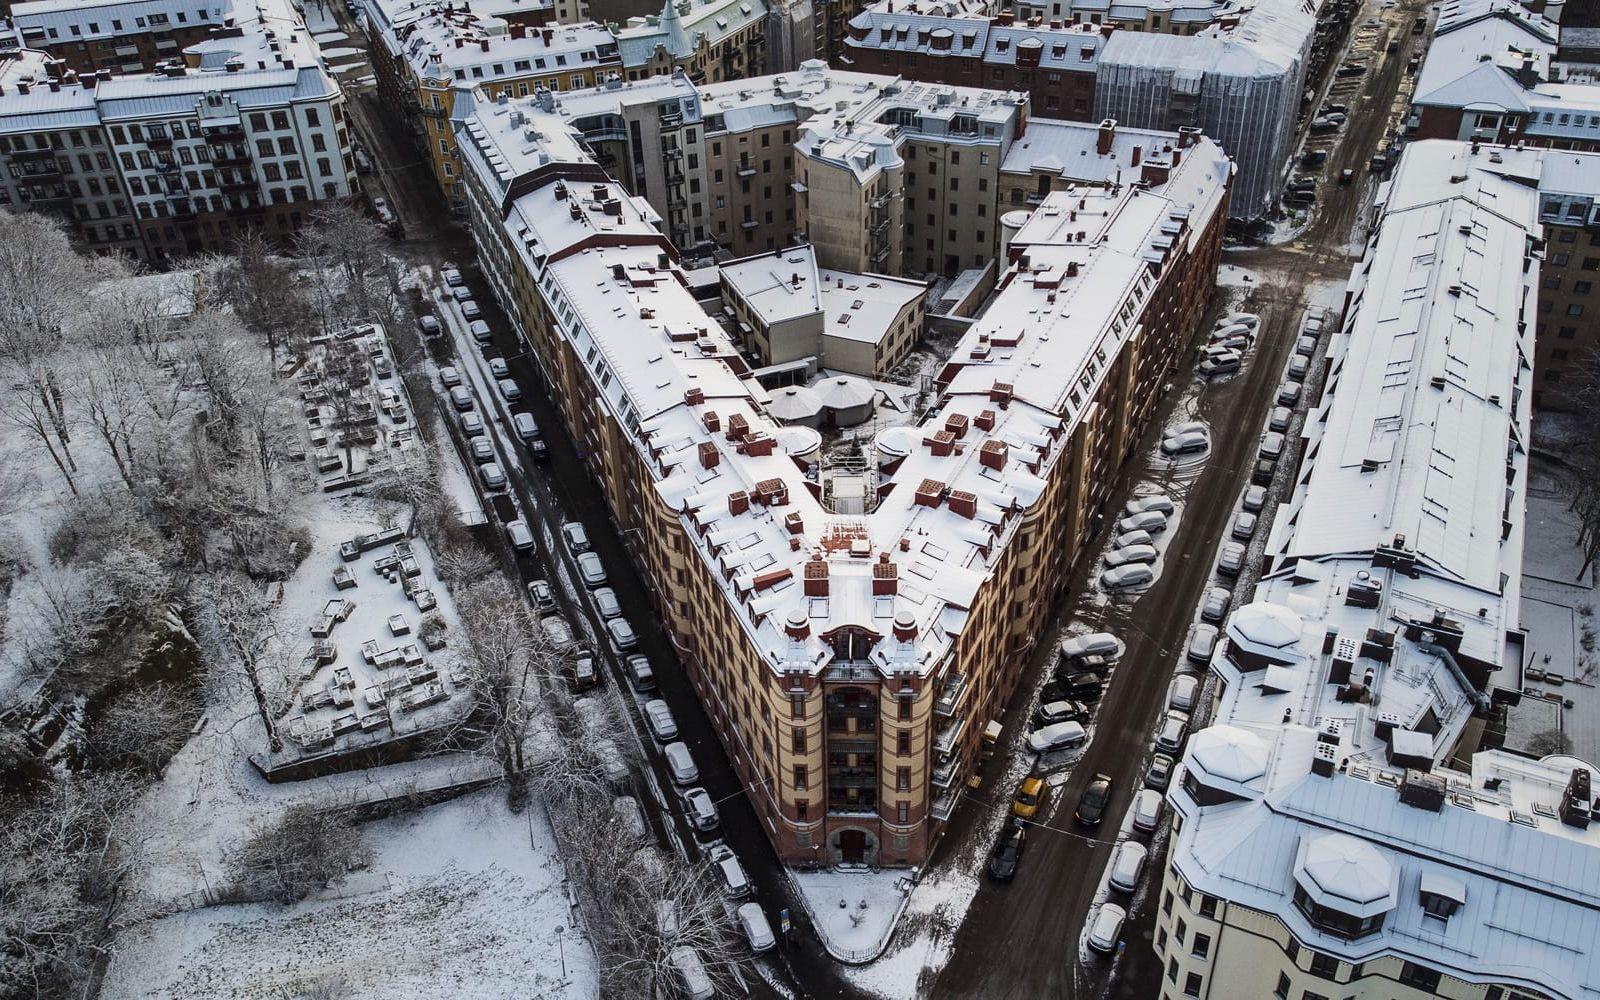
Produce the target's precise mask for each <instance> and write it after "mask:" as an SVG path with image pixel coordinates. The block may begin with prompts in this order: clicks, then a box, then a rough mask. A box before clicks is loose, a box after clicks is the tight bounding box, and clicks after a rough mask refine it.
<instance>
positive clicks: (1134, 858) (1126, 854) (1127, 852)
mask: <svg viewBox="0 0 1600 1000" xmlns="http://www.w3.org/2000/svg"><path fill="white" fill-rule="evenodd" d="M1149 856H1150V849H1149V848H1148V847H1146V846H1144V845H1143V844H1141V843H1139V842H1138V841H1137V840H1124V841H1123V842H1122V843H1120V844H1118V845H1117V849H1116V851H1115V853H1113V854H1112V855H1111V877H1110V879H1109V880H1108V881H1109V882H1110V883H1111V888H1113V889H1116V890H1117V891H1119V892H1130V893H1131V892H1133V890H1135V889H1137V888H1138V887H1139V876H1140V875H1142V874H1143V873H1144V863H1145V859H1146V858H1148V857H1149Z"/></svg>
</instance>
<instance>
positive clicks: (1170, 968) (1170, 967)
mask: <svg viewBox="0 0 1600 1000" xmlns="http://www.w3.org/2000/svg"><path fill="white" fill-rule="evenodd" d="M1167 979H1168V981H1170V982H1174V983H1175V982H1177V981H1178V960H1177V959H1175V958H1170V959H1168V960H1167Z"/></svg>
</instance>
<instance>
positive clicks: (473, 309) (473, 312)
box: [461, 299, 483, 320]
mask: <svg viewBox="0 0 1600 1000" xmlns="http://www.w3.org/2000/svg"><path fill="white" fill-rule="evenodd" d="M461 315H463V316H465V317H466V318H467V319H469V320H471V319H482V318H483V310H482V309H479V308H478V303H477V302H475V301H473V300H472V299H468V300H467V301H465V302H463V303H461Z"/></svg>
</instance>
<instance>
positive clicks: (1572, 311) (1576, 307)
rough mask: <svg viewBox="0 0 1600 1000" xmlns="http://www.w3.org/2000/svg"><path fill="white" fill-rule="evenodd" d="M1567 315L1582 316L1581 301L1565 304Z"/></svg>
mask: <svg viewBox="0 0 1600 1000" xmlns="http://www.w3.org/2000/svg"><path fill="white" fill-rule="evenodd" d="M1567 315H1568V316H1582V315H1583V303H1581V302H1574V303H1572V304H1571V305H1569V306H1567Z"/></svg>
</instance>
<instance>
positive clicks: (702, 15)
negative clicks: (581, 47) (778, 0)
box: [617, 0, 767, 68]
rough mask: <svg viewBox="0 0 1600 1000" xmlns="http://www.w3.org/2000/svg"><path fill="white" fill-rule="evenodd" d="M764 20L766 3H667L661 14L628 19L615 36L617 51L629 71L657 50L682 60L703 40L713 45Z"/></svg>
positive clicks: (683, 0) (715, 0) (678, 0)
mask: <svg viewBox="0 0 1600 1000" xmlns="http://www.w3.org/2000/svg"><path fill="white" fill-rule="evenodd" d="M766 16H767V2H766V0H704V2H693V0H666V4H665V5H664V6H663V7H662V8H661V13H660V14H652V15H650V16H648V17H634V18H629V19H628V23H627V24H626V25H625V26H623V28H622V29H621V30H620V31H618V32H617V47H618V49H619V50H620V51H621V53H622V64H623V65H624V66H627V67H629V68H634V67H639V66H645V65H647V64H648V63H649V62H650V60H651V59H653V58H654V57H655V54H656V50H657V49H662V50H664V51H665V52H666V53H667V55H668V57H670V58H672V59H675V60H676V59H683V58H686V57H688V56H691V55H693V54H694V53H695V52H696V51H697V50H698V49H699V47H700V41H701V39H702V38H703V39H705V40H706V41H707V42H708V43H710V44H713V45H714V44H716V43H717V42H720V41H721V40H722V39H724V38H727V37H729V36H730V35H735V34H738V33H739V32H740V31H743V30H744V29H745V28H748V27H749V26H750V25H752V24H755V23H757V22H759V21H761V20H762V19H763V18H765V17H766Z"/></svg>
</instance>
